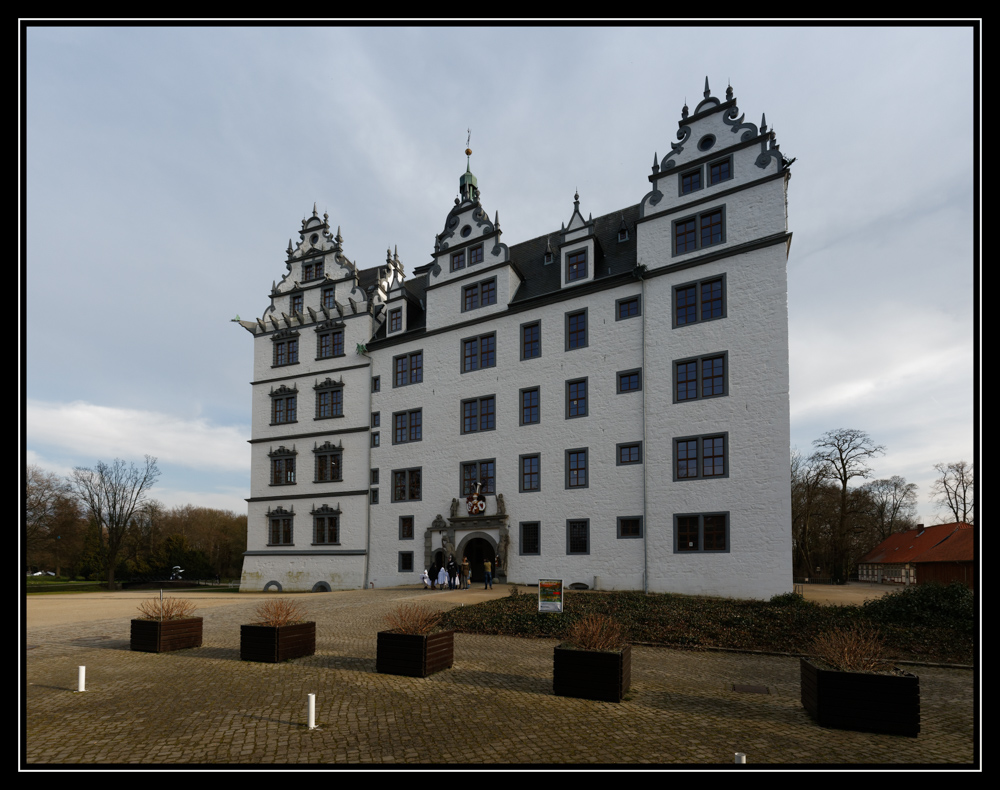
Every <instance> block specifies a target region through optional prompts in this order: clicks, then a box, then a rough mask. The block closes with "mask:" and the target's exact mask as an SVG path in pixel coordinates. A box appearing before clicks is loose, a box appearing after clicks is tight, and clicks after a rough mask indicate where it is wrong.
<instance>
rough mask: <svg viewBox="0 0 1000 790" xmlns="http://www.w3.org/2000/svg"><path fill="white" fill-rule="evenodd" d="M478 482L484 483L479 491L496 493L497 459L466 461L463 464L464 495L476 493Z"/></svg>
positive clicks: (484, 493)
mask: <svg viewBox="0 0 1000 790" xmlns="http://www.w3.org/2000/svg"><path fill="white" fill-rule="evenodd" d="M476 483H482V484H483V485H482V487H481V488H480V489H479V493H480V494H483V495H484V496H485V495H487V494H495V493H496V461H495V460H494V459H492V458H491V459H489V460H488V461H466V462H464V463H463V464H462V496H469V495H470V494H474V493H476Z"/></svg>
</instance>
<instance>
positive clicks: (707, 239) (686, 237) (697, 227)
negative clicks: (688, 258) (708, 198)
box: [674, 208, 726, 255]
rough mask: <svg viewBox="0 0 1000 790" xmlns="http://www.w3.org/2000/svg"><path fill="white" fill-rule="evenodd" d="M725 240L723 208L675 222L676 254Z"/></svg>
mask: <svg viewBox="0 0 1000 790" xmlns="http://www.w3.org/2000/svg"><path fill="white" fill-rule="evenodd" d="M725 240H726V229H725V216H724V211H723V209H721V208H716V209H711V210H709V211H705V212H702V213H701V214H698V215H697V216H694V217H685V218H684V219H679V220H677V221H675V222H674V255H680V254H682V253H685V252H692V251H694V250H699V249H702V248H705V247H711V246H713V245H715V244H721V243H722V242H724V241H725Z"/></svg>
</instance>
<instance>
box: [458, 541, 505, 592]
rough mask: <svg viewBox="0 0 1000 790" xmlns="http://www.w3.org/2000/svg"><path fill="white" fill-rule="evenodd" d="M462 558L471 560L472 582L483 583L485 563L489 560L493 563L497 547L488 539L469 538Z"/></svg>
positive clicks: (462, 552) (462, 550) (464, 546)
mask: <svg viewBox="0 0 1000 790" xmlns="http://www.w3.org/2000/svg"><path fill="white" fill-rule="evenodd" d="M459 553H460V554H461V555H462V557H468V558H469V566H470V567H471V568H472V581H473V582H480V583H482V581H483V579H484V571H483V563H484V562H485V561H486V560H489V561H490V563H491V564H492V563H493V560H494V557H495V556H496V547H495V546H494V545H493V542H492V541H491V540H489V539H488V538H478V537H477V538H469V540H468V541H466V542H465V543H464V544H463V546H462V548H461V550H460V552H459Z"/></svg>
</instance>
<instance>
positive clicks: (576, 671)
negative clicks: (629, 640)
mask: <svg viewBox="0 0 1000 790" xmlns="http://www.w3.org/2000/svg"><path fill="white" fill-rule="evenodd" d="M631 685H632V646H631V645H626V646H625V647H624V649H623V650H622V651H621V652H620V653H610V652H605V651H601V650H577V649H576V648H570V647H563V646H562V645H559V646H558V647H556V649H555V656H554V658H553V663H552V692H553V693H554V694H556V695H557V696H560V697H580V698H581V699H596V700H601V701H603V702H621V701H622V697H624V696H625V694H626V692H627V691H628V690H629V688H630V687H631Z"/></svg>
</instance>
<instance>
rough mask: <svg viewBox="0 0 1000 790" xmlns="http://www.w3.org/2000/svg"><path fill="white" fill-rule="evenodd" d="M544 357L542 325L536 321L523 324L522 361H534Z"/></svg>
mask: <svg viewBox="0 0 1000 790" xmlns="http://www.w3.org/2000/svg"><path fill="white" fill-rule="evenodd" d="M541 355H542V324H541V322H540V321H535V322H533V323H531V324H521V359H534V358H535V357H540V356H541Z"/></svg>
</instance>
